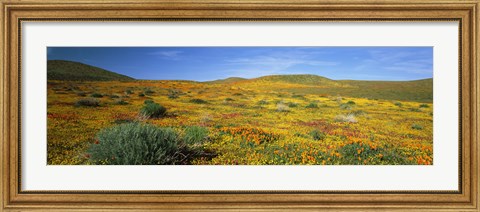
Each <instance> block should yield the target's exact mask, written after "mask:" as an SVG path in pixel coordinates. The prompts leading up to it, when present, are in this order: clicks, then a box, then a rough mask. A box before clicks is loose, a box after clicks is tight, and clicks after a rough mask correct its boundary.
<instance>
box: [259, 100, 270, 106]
mask: <svg viewBox="0 0 480 212" xmlns="http://www.w3.org/2000/svg"><path fill="white" fill-rule="evenodd" d="M267 104H268V102H267V100H260V101H258V102H257V105H267Z"/></svg>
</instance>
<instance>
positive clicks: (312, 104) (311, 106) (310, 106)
mask: <svg viewBox="0 0 480 212" xmlns="http://www.w3.org/2000/svg"><path fill="white" fill-rule="evenodd" d="M305 108H318V104H317V103H315V102H310V103H309V104H308V105H307V106H305Z"/></svg>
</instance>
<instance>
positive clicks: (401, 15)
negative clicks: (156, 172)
mask: <svg viewBox="0 0 480 212" xmlns="http://www.w3.org/2000/svg"><path fill="white" fill-rule="evenodd" d="M0 5H1V11H2V12H1V17H2V21H1V28H2V34H1V36H2V44H1V50H2V57H1V59H0V64H1V65H2V66H1V70H2V71H1V73H2V74H1V78H2V80H0V89H1V90H0V93H1V94H2V95H1V97H2V98H1V100H0V106H1V107H0V108H1V111H2V118H1V126H2V133H1V134H2V145H1V147H0V148H1V151H0V152H1V170H2V174H1V182H2V189H1V191H2V192H1V193H2V201H1V203H0V204H1V205H0V206H1V207H0V211H30V210H38V209H41V210H57V211H67V210H82V211H118V210H142V211H143V210H167V211H170V210H184V211H190V210H194V209H196V210H205V211H207V210H208V211H210V210H222V211H223V210H250V211H257V210H261V211H263V210H274V211H278V210H287V211H292V210H298V209H303V210H321V209H324V210H335V211H341V210H371V209H383V210H389V211H390V210H409V209H415V211H439V210H442V211H443V210H445V211H459V210H461V211H478V210H479V197H478V193H479V184H478V178H479V175H478V167H479V163H478V160H479V158H478V156H479V148H478V138H479V132H478V121H479V117H478V112H479V111H478V110H479V106H480V104H479V100H478V97H479V94H480V92H479V89H480V88H479V78H478V65H479V52H478V51H477V50H478V49H479V45H478V40H479V30H478V28H479V22H480V18H479V17H480V16H479V12H478V11H479V10H480V3H479V1H478V0H471V1H470V0H466V1H454V0H429V1H422V0H403V1H401V0H380V1H369V0H357V1H355V0H340V1H328V0H324V1H315V0H280V1H274V0H245V1H236V0H206V1H191V0H177V1H164V0H158V1H156V0H139V1H133V0H73V1H60V0H26V1H23V0H1V1H0ZM86 17H88V18H86ZM132 20H134V21H139V20H140V21H162V20H169V21H184V20H188V21H278V20H283V21H342V22H344V21H345V22H349V21H386V22H389V21H436V20H449V21H457V22H458V23H459V25H460V27H459V33H460V41H459V42H460V45H459V46H460V58H459V61H460V64H459V70H460V76H459V78H460V82H461V83H460V88H459V90H460V99H461V102H460V106H461V107H460V114H461V116H460V120H459V124H460V132H459V133H460V135H461V137H460V141H459V142H460V143H459V144H460V147H461V148H460V149H459V159H460V160H459V161H460V164H459V167H460V170H461V171H460V173H459V188H460V189H459V190H458V191H452V192H441V191H438V192H437V191H430V192H429V191H426V192H415V191H392V192H385V191H378V192H376V191H355V192H341V191H325V192H307V191H292V192H285V191H278V192H276V191H268V192H262V191H258V192H257V191H252V192H245V191H238V192H235V191H231V192H209V191H204V192H202V191H192V192H190V191H189V192H183V191H173V192H152V191H138V192H136V191H75V192H71V191H22V190H21V189H20V183H21V182H20V179H21V178H20V173H21V172H20V169H21V163H20V153H21V151H20V148H21V147H20V139H21V138H20V124H21V123H20V120H21V111H20V108H21V107H20V106H21V103H20V93H21V92H20V90H21V86H20V83H19V82H20V80H19V79H20V77H21V76H20V73H21V71H20V70H21V66H20V64H21V62H20V61H21V57H20V55H21V48H20V47H21V45H20V41H21V30H20V29H21V25H22V22H24V21H56V22H73V21H116V22H119V21H120V22H122V21H132Z"/></svg>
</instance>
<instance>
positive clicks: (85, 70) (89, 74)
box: [47, 60, 134, 81]
mask: <svg viewBox="0 0 480 212" xmlns="http://www.w3.org/2000/svg"><path fill="white" fill-rule="evenodd" d="M47 79H48V80H70V81H129V80H134V79H133V78H131V77H128V76H125V75H121V74H117V73H115V72H111V71H107V70H105V69H102V68H98V67H95V66H91V65H87V64H83V63H79V62H73V61H65V60H49V61H47Z"/></svg>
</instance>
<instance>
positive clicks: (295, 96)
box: [292, 94, 305, 99]
mask: <svg viewBox="0 0 480 212" xmlns="http://www.w3.org/2000/svg"><path fill="white" fill-rule="evenodd" d="M292 98H297V99H305V96H303V95H299V94H294V95H292Z"/></svg>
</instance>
